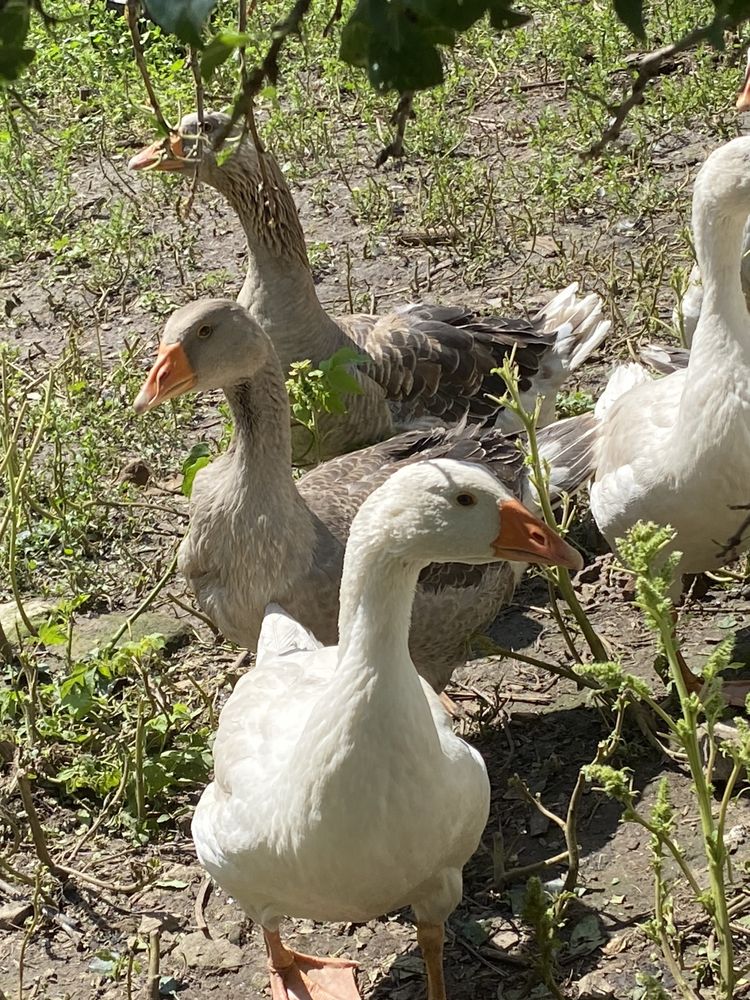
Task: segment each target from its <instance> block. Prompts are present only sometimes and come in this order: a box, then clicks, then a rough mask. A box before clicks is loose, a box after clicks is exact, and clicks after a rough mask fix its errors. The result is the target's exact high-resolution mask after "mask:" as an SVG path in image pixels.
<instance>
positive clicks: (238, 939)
mask: <svg viewBox="0 0 750 1000" xmlns="http://www.w3.org/2000/svg"><path fill="white" fill-rule="evenodd" d="M219 931H220V933H221V936H222V937H223V938H226V939H227V941H229V943H230V944H236V945H240V944H242V921H241V920H225V921H224V923H222V924H220V925H219Z"/></svg>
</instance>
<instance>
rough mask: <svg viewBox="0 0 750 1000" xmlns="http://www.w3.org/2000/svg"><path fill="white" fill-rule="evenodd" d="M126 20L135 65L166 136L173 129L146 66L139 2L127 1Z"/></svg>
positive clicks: (134, 0)
mask: <svg viewBox="0 0 750 1000" xmlns="http://www.w3.org/2000/svg"><path fill="white" fill-rule="evenodd" d="M125 20H126V21H127V23H128V28H129V29H130V37H131V39H132V41H133V53H134V55H135V63H136V66H137V67H138V71H139V72H140V74H141V79H142V80H143V85H144V87H145V88H146V93H147V94H148V100H149V103H150V105H151V109H152V111H153V112H154V115H155V116H156V120H157V122H158V123H159V127H160V128H161V129H162V131H163V132H164V134H165V135H168V134H169V132H171V131H172V130H171V128H170V127H169V125H168V124H167V119H166V118H165V117H164V115H163V114H162V110H161V106H160V104H159V99H158V97H157V96H156V91H155V90H154V86H153V84H152V83H151V77H150V76H149V73H148V67H147V66H146V57H145V55H144V54H143V45H142V44H141V33H140V31H139V30H138V0H127V4H126V6H125Z"/></svg>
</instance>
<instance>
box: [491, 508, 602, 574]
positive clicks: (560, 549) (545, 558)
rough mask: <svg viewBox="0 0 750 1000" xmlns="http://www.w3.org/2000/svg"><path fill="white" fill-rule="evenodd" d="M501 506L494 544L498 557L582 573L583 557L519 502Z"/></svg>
mask: <svg viewBox="0 0 750 1000" xmlns="http://www.w3.org/2000/svg"><path fill="white" fill-rule="evenodd" d="M498 506H499V508H500V534H499V535H498V536H497V538H496V539H495V541H494V542H493V543H492V548H493V551H494V552H495V554H496V555H498V556H500V557H501V558H502V559H508V560H509V561H511V562H528V563H536V564H537V565H539V566H564V567H565V568H566V569H572V570H579V569H583V558H582V557H581V553H580V552H577V551H576V549H574V548H573V547H572V546H571V545H568V543H567V542H566V541H565V540H564V539H563V538H561V537H560V536H559V535H558V534H557V532H556V531H553V530H552V529H551V528H548V527H547V525H546V524H545V523H544V522H543V521H540V520H539V518H538V517H535V516H534V515H533V514H532V513H531V511H529V510H527V509H526V508H525V507H524V505H523V504H522V503H520V502H519V501H518V500H503V501H502V502H501V503H500V504H499V505H498Z"/></svg>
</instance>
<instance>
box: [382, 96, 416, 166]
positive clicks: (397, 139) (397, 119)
mask: <svg viewBox="0 0 750 1000" xmlns="http://www.w3.org/2000/svg"><path fill="white" fill-rule="evenodd" d="M413 102H414V91H413V90H405V91H404V92H403V94H401V95H400V97H399V99H398V104H397V105H396V110H395V111H394V112H393V117H392V118H391V125H395V126H396V135H395V136H394V138H393V142H390V143H389V144H388V145H387V146H386V147H385V149H381V151H380V153H378V158H377V160H376V161H375V166H376V167H382V166H383V164H384V163H386V162H387V161H388V160H390V159H399V158H400V157H402V156H403V155H404V132H405V131H406V123H407V122H408V121H409V119H410V118H412V119H413V118H416V115H415V114H414V111H413V109H412V104H413Z"/></svg>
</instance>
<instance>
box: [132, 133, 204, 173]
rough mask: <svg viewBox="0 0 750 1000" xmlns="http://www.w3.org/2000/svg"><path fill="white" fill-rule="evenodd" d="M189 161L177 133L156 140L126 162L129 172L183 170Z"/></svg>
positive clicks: (180, 137)
mask: <svg viewBox="0 0 750 1000" xmlns="http://www.w3.org/2000/svg"><path fill="white" fill-rule="evenodd" d="M190 162H191V161H190V160H188V159H187V157H186V156H185V149H184V147H183V144H182V136H181V135H180V134H179V132H170V133H169V135H168V136H165V137H164V138H162V139H157V140H156V142H152V143H151V145H150V146H146V147H145V149H141V150H140V151H139V152H138V153H136V154H135V155H134V156H131V157H130V159H129V160H128V169H130V170H184V169H185V166H186V164H189V163H190Z"/></svg>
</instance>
